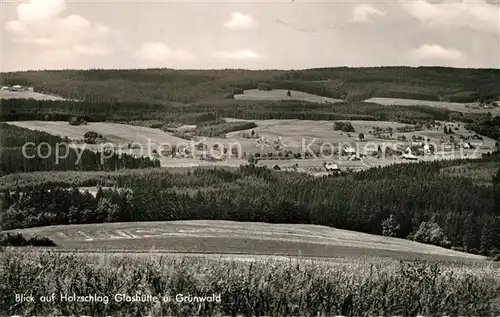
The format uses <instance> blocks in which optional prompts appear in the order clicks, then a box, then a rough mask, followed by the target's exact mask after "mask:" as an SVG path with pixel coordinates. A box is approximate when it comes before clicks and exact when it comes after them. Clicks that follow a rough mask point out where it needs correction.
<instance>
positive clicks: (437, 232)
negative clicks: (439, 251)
mask: <svg viewBox="0 0 500 317" xmlns="http://www.w3.org/2000/svg"><path fill="white" fill-rule="evenodd" d="M413 240H415V241H417V242H422V243H429V244H434V245H438V246H442V247H449V246H450V242H449V241H448V239H447V238H446V236H445V235H444V231H443V229H442V228H441V227H440V226H439V225H438V224H437V222H436V220H435V218H434V217H433V218H432V219H431V220H429V221H423V222H422V223H421V224H420V227H419V228H418V230H417V232H416V233H415V234H414V236H413Z"/></svg>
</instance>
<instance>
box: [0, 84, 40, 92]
mask: <svg viewBox="0 0 500 317" xmlns="http://www.w3.org/2000/svg"><path fill="white" fill-rule="evenodd" d="M2 91H13V92H21V91H34V90H33V87H27V86H21V85H14V86H3V87H2Z"/></svg>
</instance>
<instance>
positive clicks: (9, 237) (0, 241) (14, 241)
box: [0, 233, 56, 247]
mask: <svg viewBox="0 0 500 317" xmlns="http://www.w3.org/2000/svg"><path fill="white" fill-rule="evenodd" d="M0 246H4V247H6V246H10V247H27V246H33V247H55V246H56V244H55V243H54V241H52V240H51V239H49V238H47V237H31V238H28V239H26V238H25V237H24V236H23V235H22V234H20V233H16V234H11V233H7V234H0Z"/></svg>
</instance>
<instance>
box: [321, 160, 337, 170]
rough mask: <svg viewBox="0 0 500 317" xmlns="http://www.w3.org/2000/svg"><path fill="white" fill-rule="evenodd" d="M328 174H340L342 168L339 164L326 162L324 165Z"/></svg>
mask: <svg viewBox="0 0 500 317" xmlns="http://www.w3.org/2000/svg"><path fill="white" fill-rule="evenodd" d="M323 166H324V167H325V169H326V171H327V172H340V168H339V166H338V165H337V164H335V163H332V162H325V163H324V164H323Z"/></svg>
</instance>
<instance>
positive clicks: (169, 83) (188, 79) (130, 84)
mask: <svg viewBox="0 0 500 317" xmlns="http://www.w3.org/2000/svg"><path fill="white" fill-rule="evenodd" d="M0 78H1V80H0V84H3V85H15V84H19V85H28V86H32V87H34V88H35V91H37V92H44V93H49V94H55V95H59V96H62V97H64V98H70V99H78V100H84V101H95V102H143V103H152V104H157V103H165V102H170V103H176V102H177V103H192V102H200V101H215V100H221V99H222V98H224V96H225V95H226V94H227V93H231V92H232V91H233V90H234V88H240V89H243V90H248V89H256V88H257V86H258V84H259V83H261V82H266V83H269V84H271V85H272V86H273V87H274V88H275V89H287V90H288V89H291V90H297V91H301V92H305V93H310V94H315V95H319V96H323V97H330V98H340V97H343V96H346V95H354V96H359V97H360V98H361V99H362V100H364V99H367V98H370V97H388V98H404V99H418V100H431V101H438V100H441V99H445V100H447V101H450V102H472V101H476V100H477V99H488V98H491V97H498V96H500V70H494V69H456V68H445V67H416V68H414V67H372V68H348V67H337V68H317V69H306V70H290V71H285V70H262V71H250V70H241V69H225V70H173V69H144V70H63V71H28V72H13V73H4V74H2V76H0ZM436 83H439V85H436Z"/></svg>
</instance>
